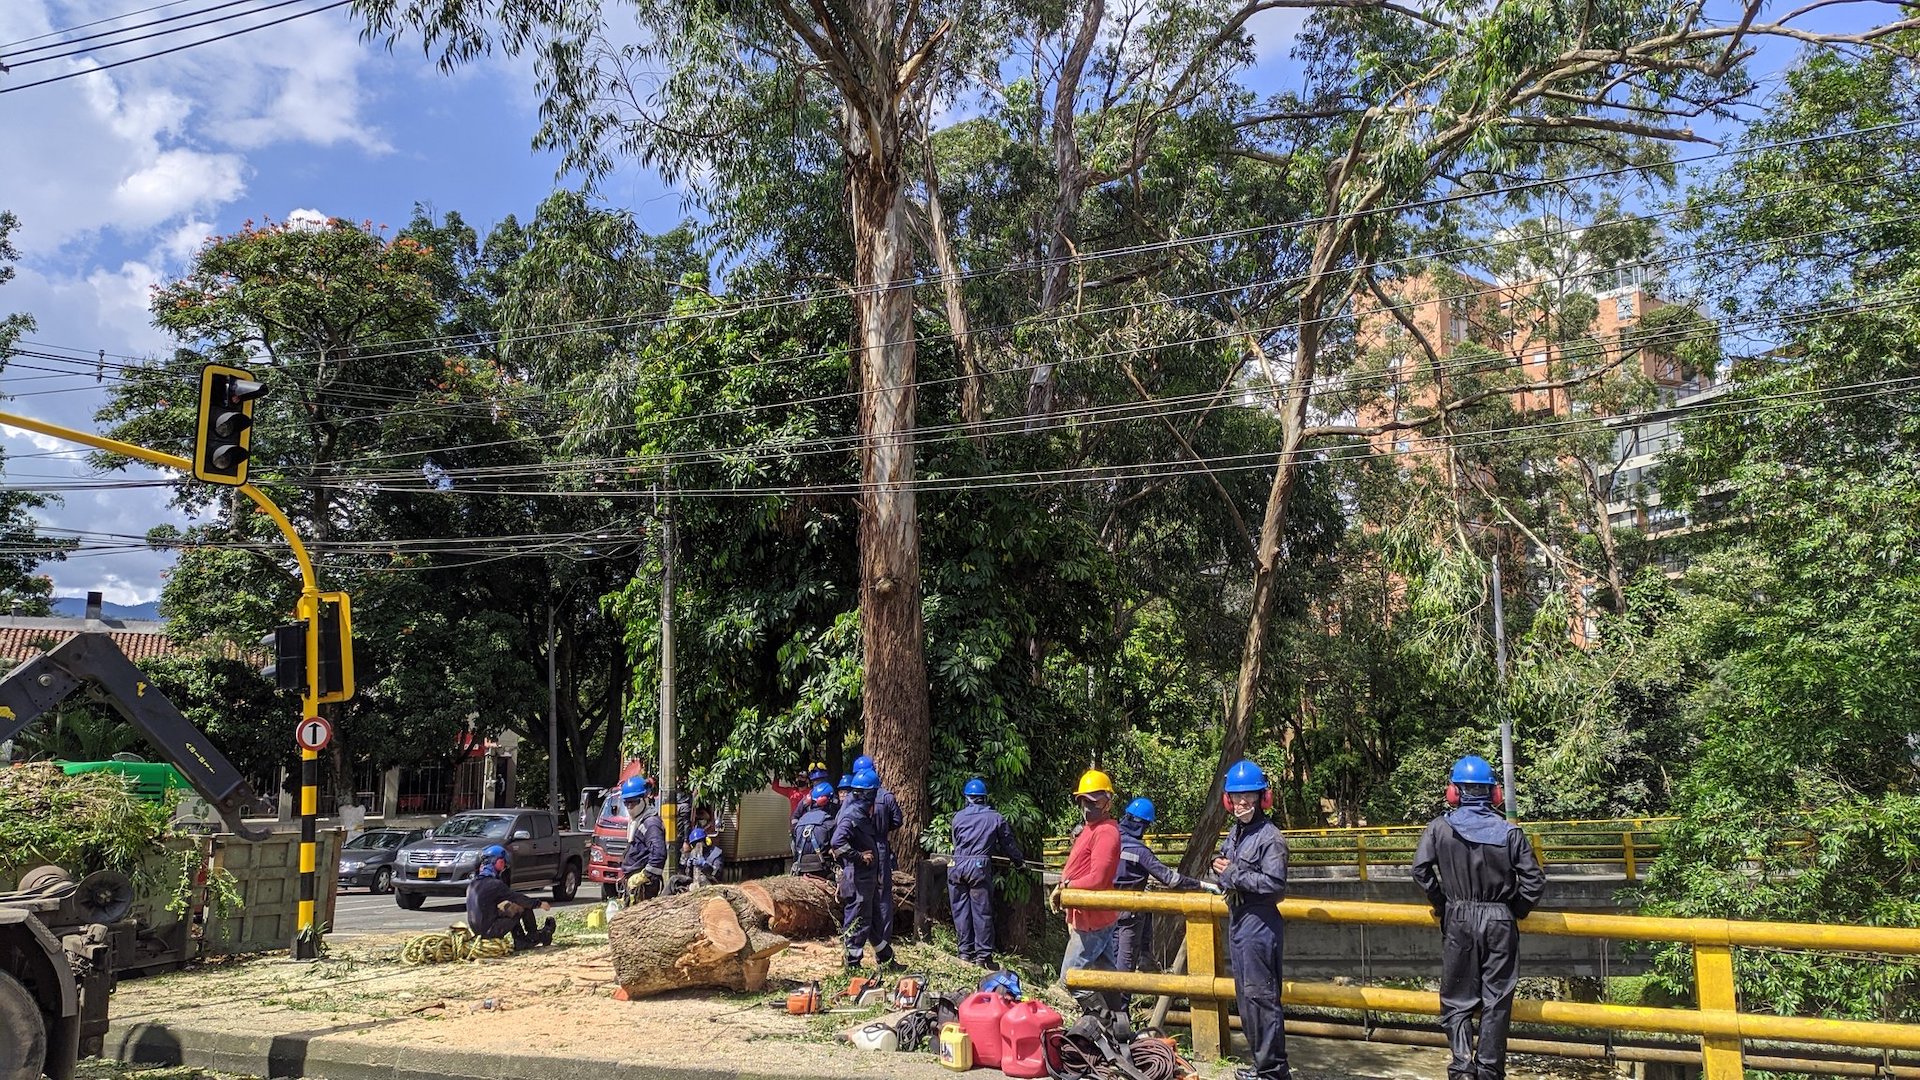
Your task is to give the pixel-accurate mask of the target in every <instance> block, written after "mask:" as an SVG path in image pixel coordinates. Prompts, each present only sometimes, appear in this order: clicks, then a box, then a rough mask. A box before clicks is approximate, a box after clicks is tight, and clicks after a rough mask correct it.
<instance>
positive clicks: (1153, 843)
mask: <svg viewBox="0 0 1920 1080" xmlns="http://www.w3.org/2000/svg"><path fill="white" fill-rule="evenodd" d="M1673 820H1674V819H1673V818H1667V817H1652V818H1620V819H1611V820H1593V821H1588V820H1581V821H1534V822H1527V823H1525V824H1523V825H1522V826H1521V828H1522V829H1523V830H1524V831H1525V832H1526V834H1527V839H1528V840H1530V841H1531V842H1532V843H1533V854H1534V857H1535V858H1537V859H1539V860H1540V865H1541V866H1542V867H1543V868H1546V869H1549V870H1551V869H1552V868H1553V867H1555V866H1562V867H1565V866H1587V867H1596V866H1597V867H1618V868H1619V869H1620V871H1621V872H1622V873H1623V874H1625V875H1626V879H1627V880H1628V881H1637V880H1639V878H1640V874H1641V871H1642V870H1643V869H1644V868H1645V866H1646V864H1647V863H1649V862H1651V861H1652V860H1654V859H1656V858H1659V856H1660V847H1661V842H1662V840H1663V839H1664V836H1665V832H1666V825H1667V823H1668V822H1671V821H1673ZM1425 828H1426V825H1424V824H1420V825H1368V826H1359V827H1355V828H1343V829H1287V830H1284V834H1285V836H1286V838H1287V847H1288V849H1289V858H1290V860H1291V862H1292V865H1294V866H1299V867H1321V868H1325V867H1332V868H1346V869H1351V870H1353V871H1354V872H1355V874H1356V875H1357V876H1358V877H1359V879H1360V880H1361V881H1367V880H1370V878H1371V875H1372V872H1373V871H1374V870H1376V869H1379V868H1380V867H1383V866H1384V867H1409V866H1412V865H1413V853H1414V849H1415V848H1417V847H1418V846H1419V844H1420V833H1421V832H1422V831H1423V830H1424V829H1425ZM1070 844H1071V840H1069V839H1068V838H1067V837H1064V836H1054V837H1048V838H1047V840H1046V842H1045V844H1044V846H1043V847H1042V852H1043V855H1044V858H1045V859H1046V861H1047V863H1048V864H1049V865H1055V866H1057V865H1059V864H1060V863H1062V862H1064V861H1065V859H1066V855H1067V848H1068V847H1069V846H1070ZM1186 845H1187V834H1185V833H1154V834H1151V835H1149V836H1148V837H1147V847H1148V849H1149V850H1151V851H1152V852H1153V853H1154V854H1155V855H1158V856H1159V857H1161V858H1162V859H1168V860H1171V859H1173V858H1175V857H1177V856H1178V855H1179V854H1180V853H1181V852H1182V851H1184V850H1186Z"/></svg>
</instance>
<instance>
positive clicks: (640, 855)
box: [620, 776, 667, 904]
mask: <svg viewBox="0 0 1920 1080" xmlns="http://www.w3.org/2000/svg"><path fill="white" fill-rule="evenodd" d="M657 790H658V789H657V788H656V787H655V785H654V782H653V781H652V780H651V779H649V778H647V777H644V776H629V777H627V778H626V779H625V780H622V781H620V801H621V802H622V803H625V804H626V807H627V851H626V854H625V855H622V856H621V858H620V879H621V881H623V882H625V885H624V890H623V891H624V894H625V897H626V902H627V903H629V904H631V903H634V902H635V901H638V900H644V899H647V898H648V897H652V896H656V895H658V894H659V892H660V886H661V885H663V884H665V881H666V875H667V830H666V826H665V825H663V824H662V823H661V821H660V811H659V809H658V808H656V807H655V806H654V794H655V792H656V791H657Z"/></svg>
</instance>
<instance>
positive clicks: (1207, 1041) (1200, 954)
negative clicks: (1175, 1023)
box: [1187, 912, 1233, 1061]
mask: <svg viewBox="0 0 1920 1080" xmlns="http://www.w3.org/2000/svg"><path fill="white" fill-rule="evenodd" d="M1222 929H1223V927H1222V925H1221V922H1220V920H1219V919H1218V918H1216V917H1214V916H1212V915H1209V914H1200V913H1197V912H1196V913H1193V914H1189V915H1188V916H1187V971H1188V972H1189V973H1190V974H1194V975H1205V976H1207V977H1209V978H1224V977H1226V975H1227V970H1226V966H1227V965H1226V958H1227V950H1226V935H1225V934H1224V933H1222ZM1188 1001H1189V1004H1188V1008H1189V1010H1190V1011H1191V1012H1192V1013H1193V1056H1194V1057H1195V1058H1196V1059H1198V1060H1201V1061H1211V1060H1214V1059H1216V1058H1220V1057H1223V1056H1225V1055H1226V1052H1227V1050H1228V1048H1230V1047H1231V1046H1232V1045H1233V1029H1232V1028H1231V1027H1230V1026H1229V1021H1228V1019H1227V1016H1228V1013H1227V1003H1226V1002H1225V1001H1221V1000H1213V999H1206V1000H1203V999H1198V998H1189V999H1188Z"/></svg>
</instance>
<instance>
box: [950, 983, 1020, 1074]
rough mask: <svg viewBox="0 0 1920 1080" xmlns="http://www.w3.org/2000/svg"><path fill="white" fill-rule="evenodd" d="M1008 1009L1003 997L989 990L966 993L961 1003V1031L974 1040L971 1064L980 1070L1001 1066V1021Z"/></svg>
mask: <svg viewBox="0 0 1920 1080" xmlns="http://www.w3.org/2000/svg"><path fill="white" fill-rule="evenodd" d="M1007 1008H1008V1001H1007V998H1006V995H1004V994H997V993H994V992H993V991H991V990H984V991H981V992H979V993H975V994H968V995H967V998H966V1000H965V1001H962V1002H961V1003H960V1030H961V1031H964V1032H966V1033H967V1038H969V1039H971V1040H973V1063H974V1064H975V1065H978V1066H980V1067H981V1068H983V1069H997V1068H999V1067H1000V1044H1001V1041H1002V1040H1001V1035H1000V1020H1001V1018H1002V1017H1004V1016H1006V1015H1007Z"/></svg>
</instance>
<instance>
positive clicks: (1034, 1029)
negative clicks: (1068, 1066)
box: [974, 1001, 1061, 1077]
mask: <svg viewBox="0 0 1920 1080" xmlns="http://www.w3.org/2000/svg"><path fill="white" fill-rule="evenodd" d="M1060 1026H1061V1020H1060V1014H1059V1013H1058V1012H1056V1011H1054V1010H1053V1009H1052V1008H1051V1007H1049V1006H1046V1005H1043V1004H1041V1003H1040V1002H1038V1001H1023V1002H1021V1003H1019V1004H1018V1005H1015V1006H1014V1007H1013V1008H1011V1009H1008V1010H1007V1012H1006V1015H1004V1016H1002V1017H1001V1018H1000V1071H1001V1072H1003V1073H1006V1074H1007V1075H1008V1076H1018V1077H1037V1076H1045V1075H1047V1053H1046V1035H1047V1032H1049V1031H1051V1030H1053V1029H1054V1028H1057V1027H1060ZM974 1045H975V1046H976V1047H978V1046H979V1042H978V1041H977V1040H976V1041H975V1043H974ZM976 1052H977V1051H976Z"/></svg>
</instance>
